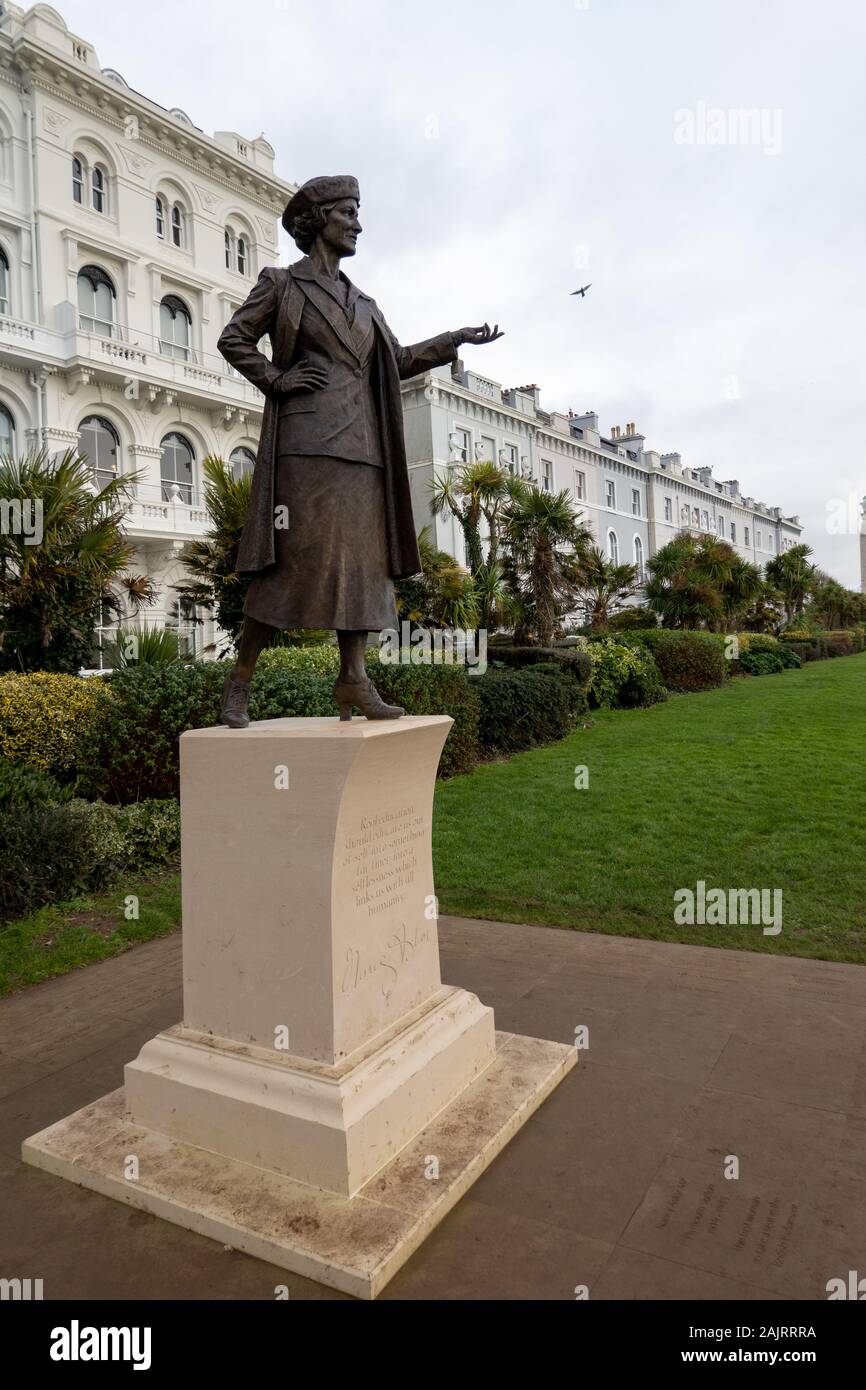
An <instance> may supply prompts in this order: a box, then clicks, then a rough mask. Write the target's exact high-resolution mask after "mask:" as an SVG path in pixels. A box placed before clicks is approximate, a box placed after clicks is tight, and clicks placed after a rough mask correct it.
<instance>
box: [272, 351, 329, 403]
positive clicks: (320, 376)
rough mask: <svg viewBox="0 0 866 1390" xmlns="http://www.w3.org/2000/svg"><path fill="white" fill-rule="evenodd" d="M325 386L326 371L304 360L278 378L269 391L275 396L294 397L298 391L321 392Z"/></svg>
mask: <svg viewBox="0 0 866 1390" xmlns="http://www.w3.org/2000/svg"><path fill="white" fill-rule="evenodd" d="M327 384H328V372H327V369H326V368H325V367H323V366H321V365H320V364H318V363H316V362H310V361H309V360H308V359H307V358H304V359H303V360H302V361H300V362H296V363H295V365H294V367H289V370H288V371H287V372H283V374H282V376H278V377H277V379H276V381H275V382H274V384H273V386H272V387H271V390H272V392H273V394H274V395H275V396H294V395H296V394H297V393H298V392H300V391H321V389H322V387H323V386H327Z"/></svg>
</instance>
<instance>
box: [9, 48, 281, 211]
mask: <svg viewBox="0 0 866 1390" xmlns="http://www.w3.org/2000/svg"><path fill="white" fill-rule="evenodd" d="M11 47H12V54H13V59H14V62H15V64H16V65H17V66H18V68H19V69H20V71H21V74H22V77H21V81H22V84H23V86H24V88H25V90H26V89H27V87H28V86H35V87H38V88H39V90H40V91H43V92H47V93H49V94H50V95H51V96H53V97H54V98H56V99H58V100H61V101H64V102H67V103H68V104H69V105H71V106H74V107H76V108H77V109H78V110H80V111H82V112H84V113H85V114H86V115H88V116H90V117H91V118H93V119H98V120H102V121H105V122H107V123H108V124H109V125H113V126H115V127H116V128H117V130H118V131H119V132H120V133H121V134H123V133H124V132H125V129H126V123H127V121H128V119H129V117H130V116H135V117H137V119H138V126H139V129H138V136H137V143H140V144H142V145H144V146H147V147H148V148H149V149H152V150H155V151H156V152H158V153H161V154H163V155H165V154H166V153H168V154H169V155H170V157H171V158H172V159H175V160H177V161H178V163H180V164H183V165H185V166H186V167H187V168H188V169H190V170H193V171H196V172H198V174H199V175H200V176H201V175H205V176H206V177H207V178H209V179H211V180H213V182H215V183H218V184H220V185H221V186H222V187H223V188H227V189H230V190H231V191H232V192H233V193H234V194H235V195H238V194H239V195H240V196H241V197H243V198H245V199H247V200H249V201H251V202H254V203H257V204H258V205H259V206H260V207H261V208H263V209H264V210H265V211H267V212H268V213H269V214H272V215H274V216H278V215H279V213H281V212H282V210H283V207H284V206H285V203H286V201H287V198H288V197H289V196H291V194H292V193H293V192H294V191H295V188H296V185H295V184H290V183H287V182H285V181H284V180H283V179H279V178H277V176H276V175H275V174H269V173H268V172H267V171H265V170H262V169H259V168H257V167H256V166H255V165H253V164H248V163H246V162H245V161H244V160H243V159H240V158H239V157H238V156H236V155H233V154H231V153H230V152H229V151H228V150H226V149H225V148H224V146H222V145H220V144H218V143H217V141H216V140H214V139H212V137H211V136H209V135H205V133H204V132H203V131H199V130H197V129H196V128H195V127H194V126H191V125H190V126H187V125H181V124H180V123H179V121H178V120H177V119H176V118H175V117H173V116H172V115H171V114H170V113H169V112H167V111H164V110H162V108H161V107H159V106H157V105H156V103H154V102H152V101H150V100H148V98H147V97H144V96H142V95H141V94H140V93H138V92H134V91H133V90H132V88H130V87H120V86H118V85H117V84H116V83H115V82H112V81H110V80H109V79H107V78H104V77H103V76H102V75H101V74H99V73H96V72H94V71H89V70H87V71H85V70H83V69H82V68H80V67H79V66H78V65H77V64H76V63H75V62H74V61H73V60H72V59H71V58H66V57H65V55H64V54H62V53H59V52H58V51H57V50H56V49H54V48H51V47H50V46H49V45H47V44H43V43H40V42H39V41H38V40H37V39H34V38H33V36H32V35H30V34H21V35H19V36H17V37H16V38H15V39H14V40H13V41H12V45H11Z"/></svg>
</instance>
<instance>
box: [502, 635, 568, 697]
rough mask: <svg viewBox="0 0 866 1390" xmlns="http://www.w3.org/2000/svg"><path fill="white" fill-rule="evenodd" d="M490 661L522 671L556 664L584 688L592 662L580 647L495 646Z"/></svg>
mask: <svg viewBox="0 0 866 1390" xmlns="http://www.w3.org/2000/svg"><path fill="white" fill-rule="evenodd" d="M490 659H491V660H492V661H501V662H502V664H503V665H504V666H510V667H513V668H514V669H517V670H524V669H525V668H526V667H527V666H539V665H550V664H551V663H554V662H555V663H556V664H557V665H559V666H561V667H562V668H563V670H564V671H566V672H567V673H568V674H569V675H570V676H573V677H574V679H575V680H576V681H577V682H578V683H579V684H580V685H581V686H582V687H583V688H584V689H586V687H587V686H588V685H589V682H590V679H591V677H592V660H591V658H590V656H589V653H588V652H587V651H585V650H584V649H583V648H581V647H513V646H506V645H501V646H500V645H497V646H495V647H494V648H493V652H492V656H491V658H490Z"/></svg>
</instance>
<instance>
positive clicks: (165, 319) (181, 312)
mask: <svg viewBox="0 0 866 1390" xmlns="http://www.w3.org/2000/svg"><path fill="white" fill-rule="evenodd" d="M191 330H192V317H191V315H190V312H189V309H188V308H187V307H186V305H185V304H184V302H183V300H182V299H178V297H177V295H176V294H167V295H166V297H165V299H164V300H163V301H162V303H161V304H160V306H159V350H160V352H164V353H165V355H166V357H180V358H181V359H182V360H183V361H184V362H188V361H189V356H190V352H189V347H190V333H191Z"/></svg>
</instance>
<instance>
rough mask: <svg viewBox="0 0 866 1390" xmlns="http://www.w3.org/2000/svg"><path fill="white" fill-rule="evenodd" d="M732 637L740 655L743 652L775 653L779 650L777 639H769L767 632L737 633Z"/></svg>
mask: <svg viewBox="0 0 866 1390" xmlns="http://www.w3.org/2000/svg"><path fill="white" fill-rule="evenodd" d="M734 635H735V636H736V639H737V646H738V647H739V650H740V653H741V654H742V653H743V652H776V651H778V650H779V639H778V637H771V636H770V634H769V633H768V632H737V633H735V634H734Z"/></svg>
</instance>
